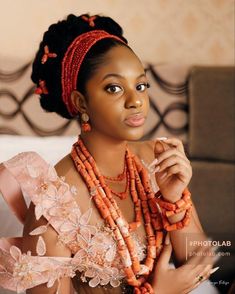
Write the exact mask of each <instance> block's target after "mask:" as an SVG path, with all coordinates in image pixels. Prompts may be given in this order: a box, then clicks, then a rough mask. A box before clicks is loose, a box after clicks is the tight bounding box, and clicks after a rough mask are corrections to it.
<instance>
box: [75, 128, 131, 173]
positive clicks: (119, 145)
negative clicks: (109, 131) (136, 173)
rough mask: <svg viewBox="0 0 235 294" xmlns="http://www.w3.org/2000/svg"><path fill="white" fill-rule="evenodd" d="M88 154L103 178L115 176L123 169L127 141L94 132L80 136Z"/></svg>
mask: <svg viewBox="0 0 235 294" xmlns="http://www.w3.org/2000/svg"><path fill="white" fill-rule="evenodd" d="M80 137H81V138H82V140H83V142H84V144H85V146H86V148H87V149H88V151H89V153H90V154H91V155H92V157H93V158H94V159H95V162H96V164H97V166H98V168H99V170H100V172H101V174H103V175H105V176H116V175H118V174H120V173H122V171H123V169H124V164H125V163H124V161H125V160H124V159H125V152H126V147H127V141H121V140H117V139H115V138H112V137H110V136H106V135H103V134H100V133H99V134H98V133H96V132H94V131H92V132H90V133H82V134H81V135H80Z"/></svg>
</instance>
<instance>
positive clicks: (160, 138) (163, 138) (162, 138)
mask: <svg viewBox="0 0 235 294" xmlns="http://www.w3.org/2000/svg"><path fill="white" fill-rule="evenodd" d="M156 140H159V141H162V140H163V141H164V140H167V137H159V138H156Z"/></svg>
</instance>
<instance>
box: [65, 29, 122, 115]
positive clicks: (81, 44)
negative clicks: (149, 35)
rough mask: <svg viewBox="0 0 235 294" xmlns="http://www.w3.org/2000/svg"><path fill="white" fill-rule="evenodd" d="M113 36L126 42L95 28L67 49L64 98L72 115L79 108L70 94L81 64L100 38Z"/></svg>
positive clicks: (75, 84) (78, 38)
mask: <svg viewBox="0 0 235 294" xmlns="http://www.w3.org/2000/svg"><path fill="white" fill-rule="evenodd" d="M105 38H112V39H116V40H119V41H121V42H123V43H125V42H124V41H123V40H122V39H121V38H119V37H117V36H115V35H111V34H109V33H107V32H105V31H103V30H94V31H90V32H87V33H84V34H82V35H80V36H78V37H77V38H76V39H75V40H74V41H73V42H72V43H71V45H70V46H69V48H68V49H67V51H66V53H65V56H64V58H63V61H62V77H61V79H62V80H61V83H62V99H63V101H64V103H65V105H66V107H67V109H68V111H69V113H70V114H71V115H72V116H75V115H77V110H76V109H75V108H74V107H73V104H72V103H71V99H70V95H71V93H72V91H73V90H76V87H77V77H78V72H79V70H80V67H81V64H82V62H83V60H84V58H85V56H86V54H87V52H88V51H89V50H90V48H91V47H92V46H93V45H94V44H95V43H96V42H98V41H99V40H102V39H105Z"/></svg>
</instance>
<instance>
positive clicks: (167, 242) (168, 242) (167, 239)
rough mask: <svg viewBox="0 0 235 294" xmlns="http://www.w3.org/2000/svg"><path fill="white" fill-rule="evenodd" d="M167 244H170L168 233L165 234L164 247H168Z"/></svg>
mask: <svg viewBox="0 0 235 294" xmlns="http://www.w3.org/2000/svg"><path fill="white" fill-rule="evenodd" d="M169 244H170V236H169V233H167V235H166V238H165V245H169Z"/></svg>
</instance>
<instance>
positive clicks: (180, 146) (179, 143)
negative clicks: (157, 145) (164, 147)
mask: <svg viewBox="0 0 235 294" xmlns="http://www.w3.org/2000/svg"><path fill="white" fill-rule="evenodd" d="M164 142H165V143H169V144H171V145H172V146H174V147H175V148H176V149H177V150H179V151H180V152H181V153H183V154H184V155H185V151H184V145H183V143H182V141H181V140H180V139H178V138H168V139H166V140H164Z"/></svg>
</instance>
